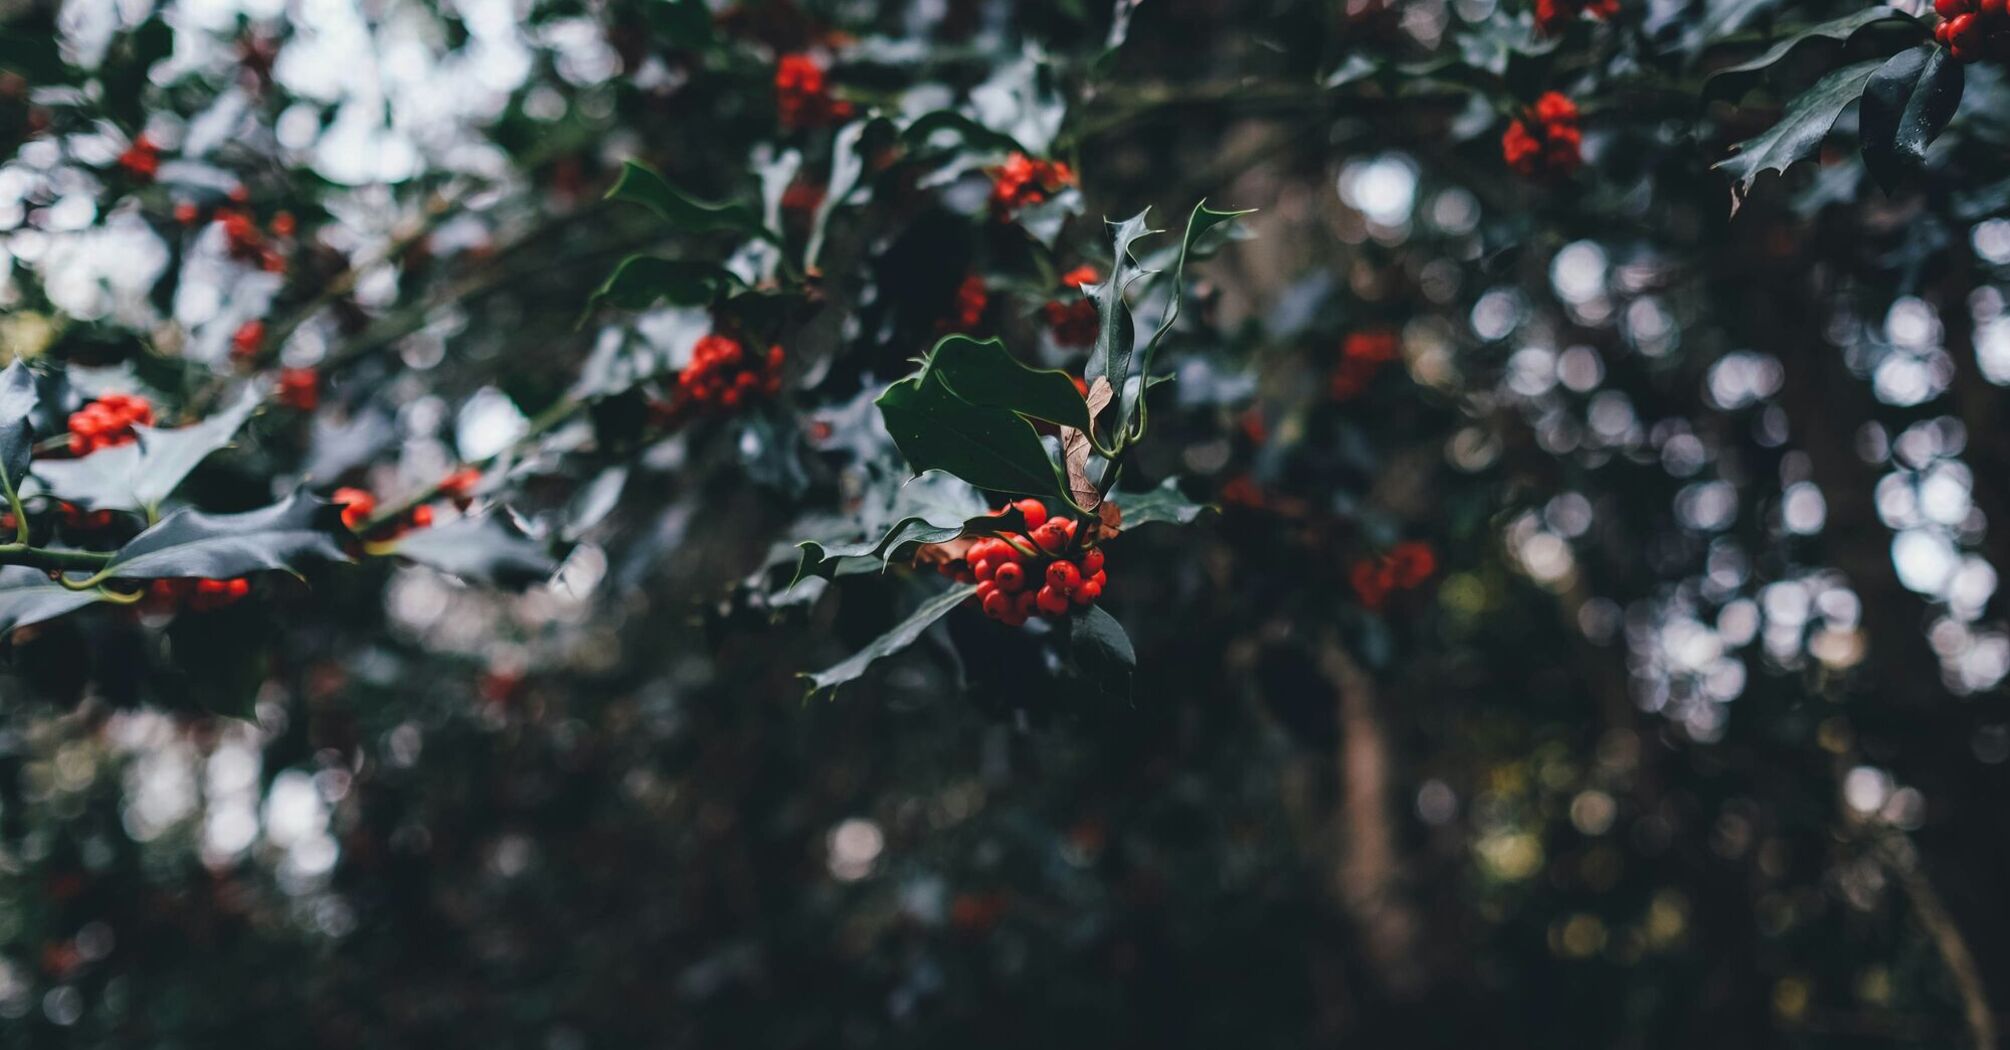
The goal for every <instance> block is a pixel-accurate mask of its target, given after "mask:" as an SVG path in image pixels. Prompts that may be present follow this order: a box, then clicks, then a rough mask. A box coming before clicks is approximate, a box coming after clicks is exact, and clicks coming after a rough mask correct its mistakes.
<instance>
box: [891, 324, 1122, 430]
mask: <svg viewBox="0 0 2010 1050" xmlns="http://www.w3.org/2000/svg"><path fill="white" fill-rule="evenodd" d="M921 370H922V372H923V373H924V374H927V373H933V374H934V376H935V378H937V379H940V380H941V381H942V382H943V385H945V386H947V387H949V390H950V392H951V393H953V394H955V395H956V396H957V397H960V398H962V399H963V400H965V401H968V402H970V403H971V404H973V405H982V406H985V407H989V408H1004V409H1009V410H1011V411H1013V412H1015V413H1017V414H1018V415H1020V416H1023V417H1025V418H1027V419H1039V420H1044V421H1046V422H1049V423H1053V424H1055V425H1057V426H1064V427H1074V428H1075V429H1077V430H1086V429H1088V427H1089V406H1088V403H1087V402H1085V401H1083V400H1082V392H1081V391H1080V390H1078V389H1076V388H1075V381H1074V380H1073V379H1071V378H1069V376H1068V373H1066V372H1063V371H1061V370H1059V369H1054V368H1031V367H1028V366H1027V365H1024V364H1022V363H1020V361H1019V359H1018V358H1016V357H1013V356H1012V354H1011V352H1010V351H1008V350H1006V349H1005V344H1004V343H1003V342H1002V341H1000V340H997V339H984V340H977V339H972V338H970V337H969V336H967V335H951V336H944V337H943V339H942V340H941V341H940V342H938V343H936V344H935V348H934V349H933V350H930V351H929V352H928V356H927V357H926V358H924V359H923V361H922V364H921Z"/></svg>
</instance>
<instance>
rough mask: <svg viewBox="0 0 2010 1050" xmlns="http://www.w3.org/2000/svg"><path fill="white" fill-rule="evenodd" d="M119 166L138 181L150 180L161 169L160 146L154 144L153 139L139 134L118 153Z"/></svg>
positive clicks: (152, 179)
mask: <svg viewBox="0 0 2010 1050" xmlns="http://www.w3.org/2000/svg"><path fill="white" fill-rule="evenodd" d="M119 167H121V168H124V169H126V174H128V175H131V176H132V177H133V178H134V179H135V180H137V181H139V182H152V181H154V176H155V175H157V174H159V173H160V170H161V148H160V147H159V146H156V145H154V140H152V139H150V138H148V137H146V136H145V135H140V136H139V137H137V138H135V139H133V143H132V145H130V146H127V147H126V150H125V152H124V153H121V154H119Z"/></svg>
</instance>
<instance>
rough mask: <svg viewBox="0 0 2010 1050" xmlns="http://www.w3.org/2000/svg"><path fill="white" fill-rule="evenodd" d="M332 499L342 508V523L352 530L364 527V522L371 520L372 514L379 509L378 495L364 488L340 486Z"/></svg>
mask: <svg viewBox="0 0 2010 1050" xmlns="http://www.w3.org/2000/svg"><path fill="white" fill-rule="evenodd" d="M331 499H333V501H334V503H335V505H336V506H338V507H341V508H342V524H344V525H347V526H348V527H349V529H350V531H352V532H353V531H355V530H357V529H360V528H362V527H363V523H364V522H367V521H369V520H370V515H372V514H374V513H376V511H377V497H375V496H373V495H371V494H370V493H369V492H368V491H367V490H364V489H357V488H339V489H336V490H335V495H334V496H333V497H331Z"/></svg>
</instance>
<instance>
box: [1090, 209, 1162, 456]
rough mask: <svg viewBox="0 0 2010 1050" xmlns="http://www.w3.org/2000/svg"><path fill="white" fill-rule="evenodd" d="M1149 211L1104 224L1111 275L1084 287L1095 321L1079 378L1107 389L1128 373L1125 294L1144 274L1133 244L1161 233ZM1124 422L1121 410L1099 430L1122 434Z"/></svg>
mask: <svg viewBox="0 0 2010 1050" xmlns="http://www.w3.org/2000/svg"><path fill="white" fill-rule="evenodd" d="M1149 214H1150V213H1149V212H1148V211H1141V212H1139V213H1137V214H1136V215H1133V216H1131V217H1130V218H1128V219H1125V220H1124V221H1122V222H1113V223H1108V224H1107V225H1108V226H1109V228H1110V238H1111V241H1112V247H1113V250H1112V251H1111V253H1110V259H1111V265H1110V275H1109V277H1108V278H1107V279H1105V280H1104V281H1103V283H1101V284H1098V285H1092V286H1089V287H1087V288H1085V289H1084V291H1086V292H1087V293H1088V294H1089V296H1090V297H1091V298H1092V299H1094V300H1095V303H1096V317H1097V323H1096V346H1095V349H1093V350H1091V351H1089V360H1088V363H1087V364H1086V365H1085V366H1084V367H1083V369H1082V378H1084V379H1086V380H1088V381H1089V382H1091V383H1093V382H1095V381H1096V380H1097V379H1099V378H1101V379H1108V380H1109V381H1110V388H1111V389H1113V390H1117V391H1120V392H1121V391H1122V389H1123V386H1124V380H1125V377H1127V376H1129V375H1130V372H1131V358H1132V349H1133V347H1134V345H1135V343H1136V340H1137V324H1136V321H1135V319H1134V318H1133V317H1132V316H1131V305H1130V301H1129V300H1128V299H1127V298H1126V297H1125V296H1126V293H1127V292H1128V291H1129V290H1130V287H1131V285H1132V284H1134V283H1136V282H1137V281H1138V280H1139V279H1141V278H1143V277H1145V276H1147V271H1146V270H1145V269H1144V267H1143V266H1142V265H1141V264H1140V263H1139V262H1138V258H1137V251H1136V246H1137V242H1138V241H1140V240H1142V239H1144V238H1145V237H1149V236H1151V235H1152V234H1155V233H1158V232H1160V231H1158V230H1154V229H1152V228H1150V227H1149V226H1147V225H1146V224H1145V223H1146V216H1147V215H1149ZM1126 422H1127V420H1125V419H1124V418H1123V417H1122V413H1118V414H1117V415H1116V416H1115V417H1112V418H1107V419H1105V420H1103V421H1101V432H1102V433H1105V434H1117V433H1121V432H1122V431H1123V429H1124V426H1125V424H1126ZM1105 444H1107V442H1106V443H1105Z"/></svg>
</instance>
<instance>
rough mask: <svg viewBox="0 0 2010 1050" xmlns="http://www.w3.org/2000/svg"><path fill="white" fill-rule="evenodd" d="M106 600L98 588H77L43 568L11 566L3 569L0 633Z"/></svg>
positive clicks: (1, 577)
mask: <svg viewBox="0 0 2010 1050" xmlns="http://www.w3.org/2000/svg"><path fill="white" fill-rule="evenodd" d="M102 600H103V595H101V594H99V593H98V590H97V588H95V587H94V588H91V589H90V590H84V591H73V590H70V589H69V588H67V587H64V586H62V585H60V584H58V583H57V582H56V581H54V580H52V579H50V578H49V574H48V573H46V572H43V571H42V570H40V569H31V568H29V567H27V566H25V565H9V566H6V567H4V568H0V634H5V633H6V632H8V631H12V630H13V629H14V628H16V627H27V626H29V625H30V624H37V623H41V622H43V621H45V620H53V619H55V618H56V617H58V616H61V615H63V614H64V613H68V612H73V611H75V610H77V609H81V608H83V607H84V606H86V605H90V604H93V603H95V602H98V601H102Z"/></svg>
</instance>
